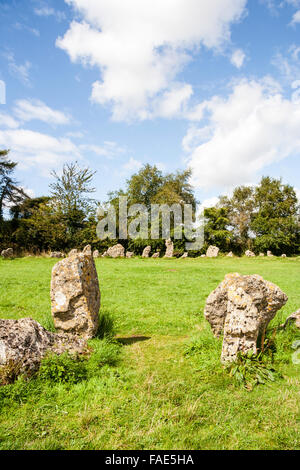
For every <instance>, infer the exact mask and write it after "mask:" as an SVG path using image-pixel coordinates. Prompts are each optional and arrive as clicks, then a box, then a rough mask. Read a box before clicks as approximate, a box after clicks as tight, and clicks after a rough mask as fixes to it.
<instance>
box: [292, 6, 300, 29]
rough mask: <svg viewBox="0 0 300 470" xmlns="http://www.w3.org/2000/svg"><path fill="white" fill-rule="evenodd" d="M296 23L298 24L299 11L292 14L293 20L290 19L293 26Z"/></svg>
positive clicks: (299, 20)
mask: <svg viewBox="0 0 300 470" xmlns="http://www.w3.org/2000/svg"><path fill="white" fill-rule="evenodd" d="M297 23H300V10H298V11H296V13H294V15H293V19H292V22H291V24H292V25H295V24H297Z"/></svg>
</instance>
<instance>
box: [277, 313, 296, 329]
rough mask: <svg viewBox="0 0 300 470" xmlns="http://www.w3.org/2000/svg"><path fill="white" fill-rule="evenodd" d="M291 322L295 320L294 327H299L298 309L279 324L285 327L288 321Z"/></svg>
mask: <svg viewBox="0 0 300 470" xmlns="http://www.w3.org/2000/svg"><path fill="white" fill-rule="evenodd" d="M292 322H295V325H296V327H297V328H299V329H300V309H299V310H297V312H295V313H292V315H290V316H289V317H288V318H287V319H286V321H285V323H284V324H283V325H281V328H285V327H286V326H287V325H288V324H289V323H292Z"/></svg>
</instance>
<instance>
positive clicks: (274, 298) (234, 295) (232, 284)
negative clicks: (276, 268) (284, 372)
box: [204, 273, 288, 361]
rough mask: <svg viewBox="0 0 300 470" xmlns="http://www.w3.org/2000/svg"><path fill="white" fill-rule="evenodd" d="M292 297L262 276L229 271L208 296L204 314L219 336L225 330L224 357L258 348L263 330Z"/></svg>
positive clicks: (231, 357)
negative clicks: (289, 297) (258, 341)
mask: <svg viewBox="0 0 300 470" xmlns="http://www.w3.org/2000/svg"><path fill="white" fill-rule="evenodd" d="M287 300H288V298H287V296H286V295H285V293H284V292H282V291H281V290H280V288H279V287H278V286H276V285H275V284H272V283H271V282H269V281H265V280H264V279H263V278H262V277H261V276H258V275H252V276H241V275H240V274H238V273H234V274H227V275H226V276H225V279H224V281H223V282H221V284H220V285H219V286H218V287H217V289H216V290H214V291H213V292H212V293H211V294H210V295H209V297H208V299H207V302H206V306H205V311H204V315H205V318H206V319H207V320H208V322H209V323H210V325H211V328H212V330H213V332H214V334H215V335H216V336H219V335H220V334H221V333H222V332H224V340H223V348H222V361H233V360H235V359H236V357H237V354H238V352H242V353H247V352H248V351H253V352H254V353H256V352H257V340H258V336H259V334H263V333H264V331H265V328H266V327H267V325H268V323H269V322H270V321H271V320H272V319H273V318H274V317H275V315H276V312H277V311H278V310H279V309H280V308H281V307H282V306H283V305H285V303H286V302H287Z"/></svg>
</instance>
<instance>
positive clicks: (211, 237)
mask: <svg viewBox="0 0 300 470" xmlns="http://www.w3.org/2000/svg"><path fill="white" fill-rule="evenodd" d="M204 218H205V229H204V240H205V243H206V245H216V246H217V247H218V248H220V250H221V251H230V250H231V249H232V244H233V238H234V235H233V232H231V231H230V230H229V229H228V227H229V225H230V221H229V218H228V209H226V208H224V207H221V208H218V207H211V208H209V209H205V210H204Z"/></svg>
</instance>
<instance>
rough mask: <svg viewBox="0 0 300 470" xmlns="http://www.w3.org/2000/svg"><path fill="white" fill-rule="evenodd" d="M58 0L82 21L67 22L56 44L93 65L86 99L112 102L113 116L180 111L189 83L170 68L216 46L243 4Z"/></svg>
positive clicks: (229, 0)
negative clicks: (94, 73)
mask: <svg viewBox="0 0 300 470" xmlns="http://www.w3.org/2000/svg"><path fill="white" fill-rule="evenodd" d="M65 1H66V3H68V4H69V5H71V6H73V7H74V9H75V11H76V12H79V13H80V14H81V15H82V20H81V21H79V20H77V21H73V22H72V23H71V25H70V27H69V30H68V31H67V32H66V34H65V36H64V37H61V38H58V40H57V46H58V47H60V48H61V49H63V50H65V51H66V52H67V53H68V54H69V56H70V58H71V60H72V61H73V62H81V63H82V64H84V65H91V66H96V67H98V68H99V70H100V72H101V80H98V81H96V82H95V83H94V84H93V89H92V100H93V101H95V102H97V103H100V104H101V105H110V106H112V113H113V119H115V120H128V119H146V118H149V117H152V116H153V115H157V114H158V113H159V112H161V113H162V115H163V116H165V117H169V116H173V115H174V113H176V112H177V111H179V112H180V111H181V107H182V105H183V104H184V101H185V99H186V98H185V96H186V94H190V93H191V89H188V88H187V86H188V85H186V84H184V83H183V84H179V83H177V80H176V77H177V75H178V73H179V72H180V71H181V70H182V69H183V67H184V66H185V64H186V63H187V62H188V61H189V60H191V59H192V52H193V51H194V50H195V48H199V47H200V46H205V47H207V48H210V49H212V48H215V49H221V48H222V47H224V45H225V44H226V42H227V41H228V40H229V39H230V26H231V24H232V23H233V22H235V21H238V20H239V19H240V18H241V17H242V14H243V13H244V12H245V5H246V0H210V1H209V2H203V1H199V0H164V1H161V0H151V1H149V0H146V1H143V2H142V1H141V0H122V1H120V0H101V2H99V1H98V0H65ZM159 97H161V103H158V101H159ZM153 103H154V104H153ZM153 106H154V108H153Z"/></svg>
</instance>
